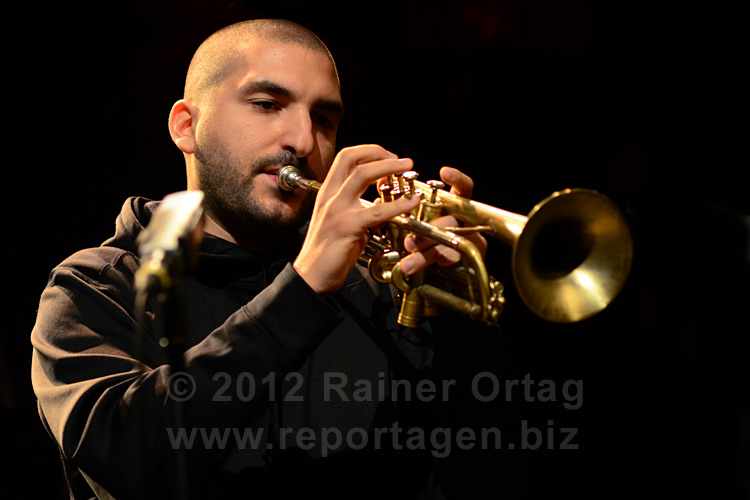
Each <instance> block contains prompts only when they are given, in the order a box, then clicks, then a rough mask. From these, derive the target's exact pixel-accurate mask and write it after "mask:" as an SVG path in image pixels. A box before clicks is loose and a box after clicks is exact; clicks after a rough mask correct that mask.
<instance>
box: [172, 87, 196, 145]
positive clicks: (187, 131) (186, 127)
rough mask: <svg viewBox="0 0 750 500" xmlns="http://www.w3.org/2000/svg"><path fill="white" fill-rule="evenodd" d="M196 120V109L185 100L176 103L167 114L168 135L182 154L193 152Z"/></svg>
mask: <svg viewBox="0 0 750 500" xmlns="http://www.w3.org/2000/svg"><path fill="white" fill-rule="evenodd" d="M197 118H198V108H196V107H195V106H193V105H192V104H191V103H190V102H188V101H186V100H185V99H180V100H179V101H177V102H176V103H175V104H174V106H172V111H170V112H169V135H170V136H171V137H172V141H173V142H174V143H175V144H176V145H177V147H178V148H179V149H180V151H182V152H183V153H187V154H192V153H193V152H194V151H195V127H194V125H195V123H196V122H197Z"/></svg>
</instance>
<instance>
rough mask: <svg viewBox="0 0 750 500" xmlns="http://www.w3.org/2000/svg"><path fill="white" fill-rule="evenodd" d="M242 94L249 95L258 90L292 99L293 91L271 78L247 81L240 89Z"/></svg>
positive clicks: (293, 96)
mask: <svg viewBox="0 0 750 500" xmlns="http://www.w3.org/2000/svg"><path fill="white" fill-rule="evenodd" d="M240 91H241V92H242V94H243V95H251V94H255V93H258V92H264V93H267V94H275V95H278V96H281V97H286V98H288V99H294V98H295V95H294V92H292V91H291V90H289V89H288V88H286V87H282V86H281V85H279V84H278V83H275V82H272V81H271V80H256V81H252V82H250V83H248V84H247V85H245V86H244V87H242V89H240Z"/></svg>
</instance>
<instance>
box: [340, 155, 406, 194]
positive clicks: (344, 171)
mask: <svg viewBox="0 0 750 500" xmlns="http://www.w3.org/2000/svg"><path fill="white" fill-rule="evenodd" d="M396 158H398V156H396V155H395V154H393V153H391V152H390V151H388V150H386V149H385V148H383V147H382V146H378V145H377V144H362V145H359V146H352V147H348V148H344V149H342V150H341V151H339V153H338V154H337V155H336V158H335V159H334V160H333V165H331V169H330V170H329V172H328V175H327V176H326V184H328V185H331V186H333V188H334V189H335V190H336V191H338V189H339V188H340V186H341V185H342V184H343V183H344V181H346V179H347V178H348V177H349V174H350V172H351V169H352V168H353V167H355V166H356V165H358V164H360V163H369V162H373V161H378V160H387V159H396Z"/></svg>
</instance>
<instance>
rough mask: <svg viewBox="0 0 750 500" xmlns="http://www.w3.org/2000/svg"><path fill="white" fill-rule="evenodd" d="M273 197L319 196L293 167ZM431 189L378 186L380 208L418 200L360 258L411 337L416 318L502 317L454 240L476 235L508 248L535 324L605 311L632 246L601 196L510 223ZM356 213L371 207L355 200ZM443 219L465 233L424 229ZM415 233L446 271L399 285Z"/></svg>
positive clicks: (478, 263)
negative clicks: (388, 293) (448, 262)
mask: <svg viewBox="0 0 750 500" xmlns="http://www.w3.org/2000/svg"><path fill="white" fill-rule="evenodd" d="M278 184H279V187H280V188H281V189H284V190H287V191H289V190H293V189H297V188H302V189H306V190H309V191H318V190H319V189H320V186H321V185H320V183H318V182H316V181H312V180H309V179H305V178H303V177H302V176H301V175H300V173H299V171H298V170H297V168H296V167H295V166H294V165H286V166H284V167H283V168H282V169H281V170H280V171H279V173H278ZM444 187H445V186H444V184H443V183H442V182H440V181H428V182H426V183H425V182H421V181H418V180H417V173H416V172H406V173H404V174H402V175H398V176H391V177H390V178H389V182H388V183H387V184H386V185H383V186H380V189H379V191H380V195H381V199H382V201H383V202H388V201H392V200H394V199H396V198H398V197H400V196H419V197H420V200H421V201H420V206H419V209H418V210H417V211H416V213H413V214H402V215H400V216H397V217H395V218H393V219H391V221H389V222H388V223H387V224H386V228H385V231H384V234H383V235H373V237H372V238H371V240H370V244H368V247H367V248H366V249H365V251H364V252H363V253H362V255H361V256H360V263H361V264H363V265H366V266H367V267H368V268H369V271H370V274H371V275H372V276H373V278H374V279H376V280H378V281H381V282H384V283H389V284H393V285H394V286H395V287H396V288H397V289H398V291H399V295H400V297H399V300H400V301H401V312H400V314H399V323H401V324H403V325H406V326H411V327H416V326H418V325H419V324H420V323H421V321H422V320H423V318H424V317H425V316H430V315H432V314H435V313H436V311H438V310H439V309H440V308H447V309H450V310H453V311H456V312H458V313H461V314H464V315H466V316H468V317H469V318H471V319H473V320H475V321H482V322H484V323H487V324H490V325H494V324H495V323H497V321H498V319H499V316H500V314H501V313H502V310H503V308H504V303H505V299H504V297H503V285H502V284H501V283H499V282H497V281H495V280H494V279H492V278H491V277H490V276H489V275H488V274H487V270H486V267H485V265H484V260H483V257H482V255H481V254H480V252H479V251H478V250H477V248H476V246H475V245H474V244H473V243H471V241H470V240H468V239H467V238H464V237H463V236H462V234H466V233H470V232H481V233H483V234H486V235H488V236H491V237H493V238H495V239H498V240H500V241H502V242H504V243H506V244H508V245H510V246H511V247H512V250H513V252H512V262H511V269H512V275H513V280H514V283H515V286H516V289H517V291H518V293H519V296H520V297H521V299H522V300H523V302H524V303H525V304H526V306H527V307H528V308H529V309H530V310H531V311H532V312H533V313H534V314H536V315H537V316H539V317H541V318H543V319H545V320H548V321H552V322H556V323H572V322H577V321H582V320H584V319H586V318H589V317H591V316H593V315H595V314H597V313H599V312H600V311H602V310H603V309H605V308H606V307H607V306H608V305H609V304H610V303H611V302H612V301H613V300H614V299H615V297H616V296H617V295H618V294H619V292H620V291H621V289H622V287H623V286H624V284H625V281H626V279H627V276H628V275H629V272H630V267H631V262H632V257H633V242H632V236H631V233H630V230H629V227H628V225H627V223H626V221H625V218H624V217H623V215H622V213H621V212H620V211H619V209H618V208H617V207H616V205H615V204H614V203H613V202H612V201H611V200H610V199H609V198H607V197H606V196H604V195H603V194H600V193H598V192H596V191H593V190H589V189H565V190H562V191H557V192H555V193H552V194H551V195H550V196H548V197H547V198H545V199H544V200H542V201H541V202H539V203H538V204H537V205H536V206H535V207H534V208H533V209H532V210H531V212H529V214H528V215H526V216H524V215H520V214H516V213H512V212H509V211H506V210H502V209H500V208H496V207H493V206H490V205H487V204H484V203H480V202H477V201H475V200H470V199H467V198H463V197H460V196H457V195H455V194H453V193H450V192H448V191H445V190H444V189H443V188H444ZM360 202H361V203H362V204H363V205H364V206H371V205H372V204H373V203H372V202H369V201H366V200H360ZM444 214H450V215H452V216H454V217H455V218H456V219H458V220H459V221H461V222H463V223H464V224H466V226H462V227H457V228H445V229H440V228H437V227H435V226H433V225H432V224H430V223H429V222H430V221H431V220H432V219H434V218H436V217H439V216H441V215H444ZM410 232H412V233H415V234H417V235H419V236H422V237H425V238H429V239H431V240H433V241H435V242H437V243H439V244H443V245H446V246H449V247H451V248H454V249H456V250H457V251H459V253H461V255H462V261H461V263H460V265H457V266H455V268H454V269H450V270H447V269H437V268H438V267H440V266H431V267H430V268H428V270H426V271H424V272H423V273H419V274H418V275H414V276H408V277H407V276H405V275H404V274H403V273H402V272H401V270H400V264H399V261H400V259H401V257H402V256H404V255H405V254H406V252H405V250H404V249H403V237H404V236H405V235H406V234H407V233H410Z"/></svg>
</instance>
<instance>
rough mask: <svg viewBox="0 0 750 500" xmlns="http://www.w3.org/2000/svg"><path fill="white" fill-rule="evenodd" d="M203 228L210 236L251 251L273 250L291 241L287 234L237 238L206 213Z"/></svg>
mask: <svg viewBox="0 0 750 500" xmlns="http://www.w3.org/2000/svg"><path fill="white" fill-rule="evenodd" d="M203 230H204V231H205V232H206V233H208V234H210V235H212V236H216V237H217V238H221V239H222V240H225V241H228V242H230V243H234V244H235V245H237V246H238V247H240V248H244V249H245V250H248V251H251V252H262V251H266V250H273V249H275V248H282V247H284V246H287V245H289V244H290V243H292V242H293V239H292V237H289V236H284V237H282V238H278V237H277V238H273V237H270V236H268V235H263V237H262V238H251V239H239V238H236V237H235V236H234V235H232V234H231V233H230V232H229V231H227V230H226V229H224V227H222V226H221V225H220V224H219V223H217V222H216V221H215V220H214V219H212V218H211V217H210V216H209V215H207V214H204V221H203Z"/></svg>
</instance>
